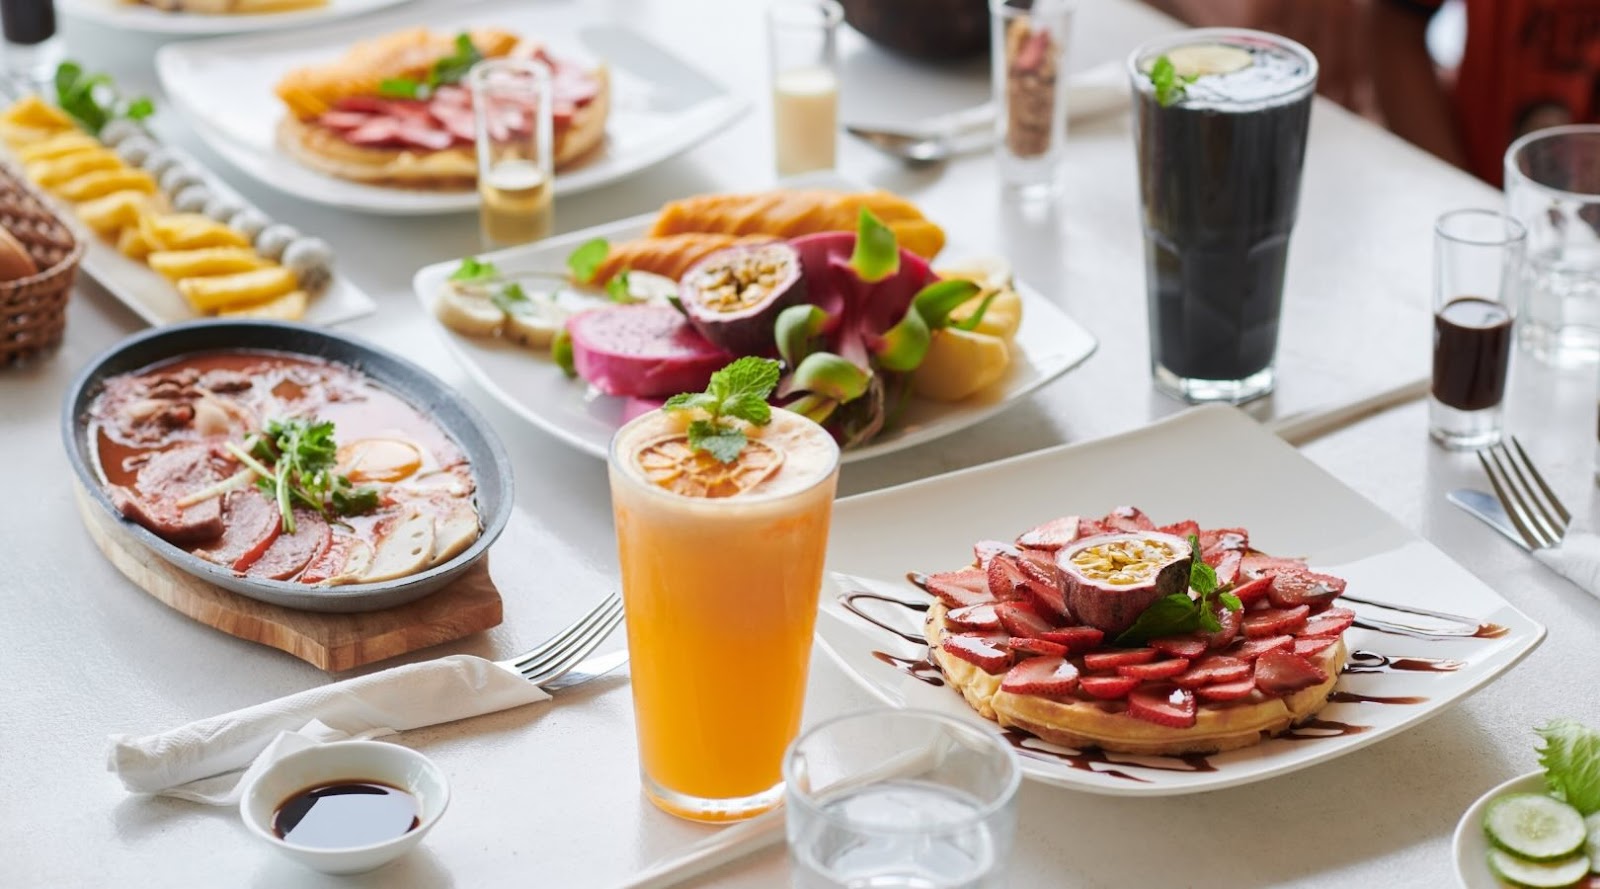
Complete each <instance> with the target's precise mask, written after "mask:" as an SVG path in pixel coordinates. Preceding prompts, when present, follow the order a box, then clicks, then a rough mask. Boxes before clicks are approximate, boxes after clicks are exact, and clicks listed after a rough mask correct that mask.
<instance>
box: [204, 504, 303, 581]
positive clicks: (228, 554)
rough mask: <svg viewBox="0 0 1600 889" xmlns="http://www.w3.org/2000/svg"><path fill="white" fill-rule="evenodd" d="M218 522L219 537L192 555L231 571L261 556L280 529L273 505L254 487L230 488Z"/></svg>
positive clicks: (275, 506) (276, 508)
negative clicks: (230, 490) (232, 489)
mask: <svg viewBox="0 0 1600 889" xmlns="http://www.w3.org/2000/svg"><path fill="white" fill-rule="evenodd" d="M222 523H223V525H224V529H223V532H222V537H221V539H220V540H218V541H217V542H216V543H214V544H213V545H211V546H209V547H206V548H204V549H197V550H195V551H194V554H195V555H197V556H199V557H200V558H202V559H205V560H206V561H208V562H215V563H217V564H218V565H226V566H228V567H229V568H232V569H233V570H235V571H243V570H245V569H246V568H249V567H250V566H251V565H252V564H254V563H255V561H256V560H257V559H259V558H261V554H262V553H264V552H266V551H267V547H269V546H271V545H272V541H273V540H274V539H276V538H277V536H278V533H279V531H280V530H282V519H281V517H280V516H279V515H278V507H277V504H275V503H272V502H271V501H269V500H267V498H266V497H264V496H262V494H261V492H260V491H257V490H256V489H254V488H247V489H245V490H243V491H234V492H232V493H230V494H228V495H227V496H226V497H225V498H224V499H223V502H222Z"/></svg>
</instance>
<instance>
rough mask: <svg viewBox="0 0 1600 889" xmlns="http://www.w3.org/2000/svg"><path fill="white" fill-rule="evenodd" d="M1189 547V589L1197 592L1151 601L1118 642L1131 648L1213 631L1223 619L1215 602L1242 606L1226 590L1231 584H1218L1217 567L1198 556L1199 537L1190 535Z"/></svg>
mask: <svg viewBox="0 0 1600 889" xmlns="http://www.w3.org/2000/svg"><path fill="white" fill-rule="evenodd" d="M1189 548H1190V550H1191V551H1192V553H1193V556H1192V558H1191V560H1190V562H1189V589H1191V590H1193V591H1194V592H1195V594H1196V595H1195V596H1194V597H1193V598H1191V597H1190V596H1189V594H1188V593H1187V592H1183V593H1173V594H1172V595H1170V596H1163V597H1162V598H1160V599H1157V600H1155V601H1154V602H1152V603H1150V606H1149V607H1148V608H1146V609H1145V610H1144V611H1143V612H1141V613H1140V614H1139V619H1138V620H1136V621H1134V622H1133V626H1131V627H1129V628H1127V629H1126V630H1123V631H1122V633H1121V635H1119V636H1117V639H1116V644H1117V645H1121V646H1124V647H1130V648H1131V647H1135V646H1139V645H1143V644H1144V643H1146V642H1148V641H1150V640H1151V639H1159V638H1161V637H1162V636H1176V635H1179V634H1181V633H1193V632H1206V633H1215V632H1216V631H1218V630H1220V629H1222V622H1221V621H1219V620H1217V615H1216V603H1219V602H1220V603H1221V604H1222V607H1224V608H1226V609H1228V610H1229V611H1238V610H1239V609H1241V608H1243V607H1244V603H1243V602H1240V601H1239V597H1238V596H1235V595H1234V594H1233V593H1231V592H1229V590H1231V589H1232V585H1229V586H1226V587H1223V586H1219V585H1218V583H1217V572H1216V569H1214V568H1212V567H1211V566H1210V565H1207V564H1206V562H1205V560H1204V559H1202V558H1200V538H1199V537H1197V536H1195V535H1193V534H1190V535H1189Z"/></svg>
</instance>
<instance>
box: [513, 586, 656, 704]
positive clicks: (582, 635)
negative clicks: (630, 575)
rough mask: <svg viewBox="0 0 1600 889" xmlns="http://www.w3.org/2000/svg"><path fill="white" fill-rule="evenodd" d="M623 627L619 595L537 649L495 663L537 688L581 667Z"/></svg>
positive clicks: (597, 606)
mask: <svg viewBox="0 0 1600 889" xmlns="http://www.w3.org/2000/svg"><path fill="white" fill-rule="evenodd" d="M620 623H622V599H621V597H619V596H618V595H617V594H616V593H612V594H611V595H609V596H607V597H605V599H603V600H601V602H600V604H599V605H596V606H595V607H594V610H593V611H590V612H589V613H588V614H586V615H584V616H583V617H580V618H578V619H577V620H576V621H574V622H573V623H572V625H571V626H569V627H567V628H566V629H564V630H562V631H561V632H559V633H557V634H555V635H554V636H552V637H550V638H549V639H548V640H546V641H545V642H544V643H543V644H541V645H539V646H538V647H537V648H534V649H532V650H530V651H525V652H523V653H522V654H519V655H517V656H516V657H512V658H507V659H506V660H503V661H496V662H495V663H496V664H498V665H499V666H502V667H505V668H506V669H507V670H510V671H511V672H513V673H516V674H518V675H519V676H521V677H523V678H524V679H526V680H528V681H529V682H532V683H533V684H534V685H540V686H543V685H546V684H549V683H551V682H553V681H554V680H556V679H558V678H560V677H561V676H563V675H565V674H566V673H567V672H568V671H569V670H572V669H573V668H574V667H577V666H579V664H580V662H582V661H583V659H584V658H585V657H588V655H589V653H590V652H592V651H594V650H595V648H596V647H598V646H599V645H600V643H601V642H604V641H605V639H606V637H607V636H610V635H611V631H612V630H615V629H616V628H617V625H618V624H620ZM625 659H626V656H625V655H624V656H622V657H619V658H618V659H616V661H615V663H610V666H607V667H606V668H605V669H607V670H609V669H611V668H613V667H616V666H617V665H619V664H621V663H622V661H623V660H625ZM603 672H605V670H597V671H595V675H599V674H600V673H603Z"/></svg>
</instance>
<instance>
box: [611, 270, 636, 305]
mask: <svg viewBox="0 0 1600 889" xmlns="http://www.w3.org/2000/svg"><path fill="white" fill-rule="evenodd" d="M606 298H607V299H609V300H611V301H612V302H614V303H621V304H623V305H625V306H627V305H632V304H634V303H636V302H643V300H641V299H639V298H638V297H637V296H634V295H633V286H632V284H631V283H630V282H629V280H628V270H627V269H623V270H622V271H620V272H617V273H616V274H615V275H612V276H611V280H609V281H607V282H606Z"/></svg>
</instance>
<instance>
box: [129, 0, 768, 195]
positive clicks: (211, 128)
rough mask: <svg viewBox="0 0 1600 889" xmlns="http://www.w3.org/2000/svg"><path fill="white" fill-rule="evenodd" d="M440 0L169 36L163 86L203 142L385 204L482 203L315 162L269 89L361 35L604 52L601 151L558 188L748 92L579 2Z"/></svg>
mask: <svg viewBox="0 0 1600 889" xmlns="http://www.w3.org/2000/svg"><path fill="white" fill-rule="evenodd" d="M441 15H442V13H441V11H440V9H439V7H431V8H429V9H427V10H423V11H411V12H407V13H405V14H401V15H395V16H387V17H383V18H372V19H363V20H362V21H360V22H352V23H348V24H343V25H340V26H337V27H327V28H318V29H316V30H314V31H304V32H297V33H293V34H266V35H251V36H242V37H225V38H220V39H216V40H203V41H195V42H190V43H173V44H168V45H167V46H164V47H162V48H161V50H160V52H158V53H157V54H156V70H157V72H158V73H159V74H160V76H161V86H162V89H164V90H166V93H167V96H168V97H169V98H170V99H171V100H172V102H173V104H175V105H176V106H177V107H179V108H181V109H182V110H183V111H184V113H185V114H187V115H188V116H189V118H190V121H191V123H193V124H194V127H195V130H196V131H197V132H198V133H199V134H200V135H201V137H202V138H204V139H205V140H206V142H207V143H208V144H209V145H210V146H211V147H212V148H213V149H215V150H216V151H217V153H218V154H221V155H222V156H223V157H225V158H227V159H228V161H229V162H230V163H232V164H234V165H236V166H238V167H239V169H241V170H244V171H245V172H246V173H249V174H250V175H252V176H254V177H256V178H257V179H259V180H261V181H262V182H264V183H266V184H267V185H270V186H272V187H273V188H277V189H279V190H280V191H283V192H285V193H287V194H292V195H294V196H296V197H299V198H304V199H305V200H308V201H314V202H316V203H319V204H328V205H330V206H334V207H342V208H344V209H347V210H361V211H365V212H369V213H381V214H387V215H414V214H427V213H456V212H468V211H475V210H477V208H478V195H477V192H475V191H421V190H414V189H404V188H389V187H383V186H377V185H363V184H361V183H358V182H351V181H349V180H345V179H339V178H337V177H334V176H329V175H326V174H324V173H319V172H317V171H316V170H313V169H311V168H310V167H307V166H304V165H303V164H301V163H299V162H298V161H296V160H294V159H293V158H291V157H289V156H288V155H286V154H284V153H283V152H281V151H279V150H278V148H277V144H276V132H277V127H278V122H279V121H280V120H281V119H282V118H283V116H284V114H285V109H284V106H283V103H282V102H280V101H279V100H278V97H277V96H276V95H274V94H273V92H272V88H273V85H274V84H275V83H277V82H278V79H279V78H280V77H282V76H283V74H284V73H285V72H287V71H288V70H289V69H291V68H295V67H298V66H300V65H306V64H311V63H315V62H323V61H327V60H329V59H332V58H337V57H338V56H340V55H342V54H343V53H344V52H345V50H346V49H348V48H349V46H350V45H351V44H352V43H354V42H356V41H358V40H362V39H370V38H371V37H374V36H377V35H381V34H386V33H389V32H391V31H395V30H399V29H401V28H404V27H408V26H414V25H426V26H429V27H432V28H435V29H440V30H447V31H452V32H454V31H460V30H464V29H467V28H471V27H477V26H486V27H487V26H493V27H497V28H504V29H507V30H510V31H514V32H516V33H518V34H521V35H524V36H526V37H529V38H535V39H539V40H542V41H544V42H545V43H546V44H548V45H549V47H550V49H551V51H552V52H554V53H555V54H557V55H561V56H567V57H572V58H577V59H581V60H585V61H600V62H604V63H605V64H606V65H607V66H608V67H609V68H610V71H611V75H612V84H611V89H612V106H611V114H610V117H609V118H608V119H607V121H606V139H605V143H604V145H602V146H601V147H600V148H599V149H598V151H597V153H596V154H595V156H593V157H590V158H587V159H585V160H584V161H583V162H582V163H580V164H578V165H577V166H575V167H573V168H571V169H570V170H565V171H563V172H561V173H559V174H557V175H556V194H557V195H558V196H559V195H565V194H575V193H577V192H580V191H585V190H587V189H591V188H597V187H599V186H602V185H605V184H607V183H610V182H614V181H616V180H618V179H621V178H623V177H624V176H629V175H632V174H633V173H637V172H639V171H640V170H643V169H645V168H646V167H649V166H651V165H653V164H657V163H660V162H661V161H663V160H666V159H667V158H669V157H671V156H673V155H675V154H678V153H679V152H682V151H685V150H687V149H689V148H691V147H693V146H695V145H697V144H699V143H700V142H702V141H704V140H705V139H708V138H710V137H711V136H714V135H716V134H717V133H720V132H722V130H723V129H725V128H726V127H727V125H728V124H729V123H730V122H731V121H732V120H733V119H734V118H736V117H738V116H739V115H740V114H742V113H743V112H744V110H745V102H744V100H743V99H740V98H737V97H735V96H734V95H733V94H732V93H730V92H729V91H728V89H727V88H726V87H725V86H723V85H722V84H720V83H718V82H717V81H716V80H715V79H713V78H712V77H710V76H709V75H706V74H704V73H702V72H701V71H700V70H698V69H697V68H695V67H694V66H692V65H690V64H689V63H688V62H685V61H683V60H682V59H680V58H678V57H677V56H675V55H673V54H672V53H671V52H669V51H668V50H666V49H664V48H662V47H660V46H658V45H656V44H655V43H652V42H651V41H649V40H647V39H646V38H644V37H642V36H640V35H639V34H637V33H635V32H633V31H630V30H628V29H626V28H620V27H615V26H610V25H586V24H585V22H584V14H583V12H582V10H581V8H580V7H576V6H566V7H552V6H550V5H548V4H542V3H537V4H536V3H486V4H474V5H472V6H471V7H469V8H467V9H465V10H461V11H459V12H457V11H455V10H452V11H451V15H450V16H449V17H448V21H435V19H439V18H440V17H441Z"/></svg>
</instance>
